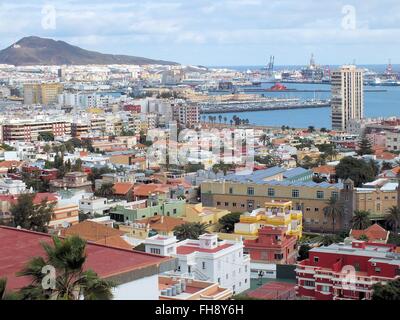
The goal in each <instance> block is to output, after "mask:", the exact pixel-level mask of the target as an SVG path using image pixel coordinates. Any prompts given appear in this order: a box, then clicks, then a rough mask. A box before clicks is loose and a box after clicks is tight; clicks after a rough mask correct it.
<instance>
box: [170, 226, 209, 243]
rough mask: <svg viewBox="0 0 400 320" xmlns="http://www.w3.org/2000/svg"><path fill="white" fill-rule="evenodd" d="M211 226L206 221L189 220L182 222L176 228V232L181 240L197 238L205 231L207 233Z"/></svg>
mask: <svg viewBox="0 0 400 320" xmlns="http://www.w3.org/2000/svg"><path fill="white" fill-rule="evenodd" d="M208 227H209V226H208V225H207V224H205V223H199V222H188V223H185V224H181V225H179V226H176V227H175V228H174V234H175V236H176V237H177V238H178V240H179V241H181V240H186V239H193V240H197V239H198V238H199V236H201V235H202V234H204V233H207V228H208Z"/></svg>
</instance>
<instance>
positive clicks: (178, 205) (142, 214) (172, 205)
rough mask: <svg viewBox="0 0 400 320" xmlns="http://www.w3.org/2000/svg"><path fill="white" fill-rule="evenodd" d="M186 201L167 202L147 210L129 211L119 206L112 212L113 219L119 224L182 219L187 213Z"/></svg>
mask: <svg viewBox="0 0 400 320" xmlns="http://www.w3.org/2000/svg"><path fill="white" fill-rule="evenodd" d="M185 205H186V201H185V200H172V199H171V200H166V201H161V202H160V203H158V204H150V205H148V206H146V207H145V208H135V209H127V208H124V207H122V206H117V207H115V208H113V209H112V210H111V215H110V216H111V219H114V220H115V221H117V222H126V221H131V222H133V221H136V220H139V219H145V218H150V217H154V216H167V217H168V216H170V217H181V216H183V215H184V213H185Z"/></svg>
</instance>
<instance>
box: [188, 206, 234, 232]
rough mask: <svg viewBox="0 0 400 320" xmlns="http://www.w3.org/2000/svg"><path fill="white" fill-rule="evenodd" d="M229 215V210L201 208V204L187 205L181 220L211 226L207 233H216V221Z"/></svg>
mask: <svg viewBox="0 0 400 320" xmlns="http://www.w3.org/2000/svg"><path fill="white" fill-rule="evenodd" d="M229 213H231V212H230V211H229V210H225V209H218V208H212V207H203V205H202V204H201V203H198V204H187V205H186V213H185V217H183V219H184V220H185V221H187V222H198V223H205V224H209V225H211V226H210V227H209V231H217V230H216V227H217V224H218V220H219V219H221V218H222V217H223V216H226V215H227V214H229Z"/></svg>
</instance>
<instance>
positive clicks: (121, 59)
mask: <svg viewBox="0 0 400 320" xmlns="http://www.w3.org/2000/svg"><path fill="white" fill-rule="evenodd" d="M0 64H12V65H15V66H30V65H89V64H100V65H107V64H136V65H147V64H160V65H178V63H176V62H171V61H163V60H152V59H147V58H142V57H133V56H126V55H113V54H103V53H99V52H95V51H88V50H85V49H82V48H79V47H76V46H73V45H70V44H68V43H66V42H64V41H56V40H52V39H44V38H39V37H25V38H22V39H21V40H19V41H18V42H16V43H14V44H13V45H11V46H9V47H8V48H6V49H4V50H1V51H0Z"/></svg>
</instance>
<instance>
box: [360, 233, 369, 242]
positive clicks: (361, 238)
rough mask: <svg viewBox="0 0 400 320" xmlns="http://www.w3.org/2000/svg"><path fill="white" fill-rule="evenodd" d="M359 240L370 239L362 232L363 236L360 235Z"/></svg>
mask: <svg viewBox="0 0 400 320" xmlns="http://www.w3.org/2000/svg"><path fill="white" fill-rule="evenodd" d="M358 240H361V241H368V240H369V238H368V236H367V235H366V234H362V235H361V236H359V237H358Z"/></svg>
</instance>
